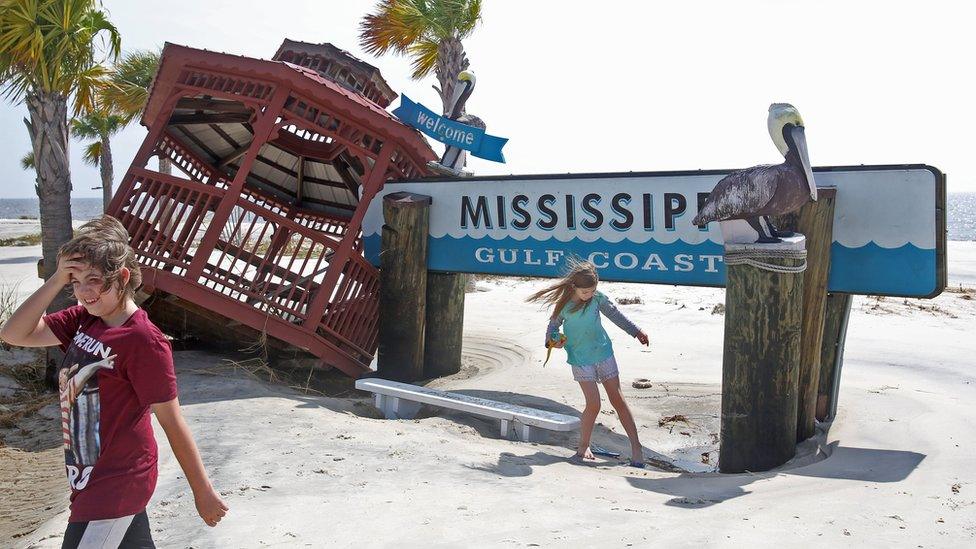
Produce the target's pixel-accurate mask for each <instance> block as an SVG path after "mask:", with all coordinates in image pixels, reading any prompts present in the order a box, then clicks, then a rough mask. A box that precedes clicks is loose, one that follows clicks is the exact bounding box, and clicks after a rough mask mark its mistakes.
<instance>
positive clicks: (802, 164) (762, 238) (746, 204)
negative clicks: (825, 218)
mask: <svg viewBox="0 0 976 549" xmlns="http://www.w3.org/2000/svg"><path fill="white" fill-rule="evenodd" d="M767 126H768V127H769V136H770V137H772V138H773V143H774V144H775V145H776V148H777V149H779V152H780V153H782V154H783V157H784V158H785V159H786V160H785V161H784V162H783V163H782V164H776V165H775V166H773V165H763V166H754V167H752V168H747V169H744V170H739V171H737V172H733V173H730V174H729V175H727V176H725V177H723V178H722V180H721V181H719V182H718V183H717V184H716V185H715V188H714V189H712V192H711V194H709V195H708V200H707V201H706V202H705V205H704V206H703V207H702V209H701V211H700V212H698V215H697V216H695V219H694V221H693V223H694V224H695V225H705V224H706V223H708V222H710V221H728V220H733V219H742V220H745V222H746V223H748V224H749V226H750V227H752V228H753V229H754V230H755V231H756V233H758V235H759V237H758V239H757V240H756V242H757V243H775V242H781V241H782V240H781V239H782V238H786V237H789V236H793V233H788V232H782V231H778V230H776V228H775V227H774V226H773V224H772V223H771V222H770V221H769V216H770V215H781V214H785V213H789V212H792V211H794V210H796V209H798V208H800V207H801V206H803V205H804V204H806V202H807V201H808V200H813V201H816V200H817V184H816V182H815V181H814V179H813V170H812V169H811V168H810V157H809V156H808V155H807V140H806V137H805V136H804V133H803V132H804V128H803V119H802V118H800V112H799V111H797V110H796V107H794V106H793V105H790V104H788V103H773V104H772V105H770V106H769V118H768V119H767Z"/></svg>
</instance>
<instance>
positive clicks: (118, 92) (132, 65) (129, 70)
mask: <svg viewBox="0 0 976 549" xmlns="http://www.w3.org/2000/svg"><path fill="white" fill-rule="evenodd" d="M160 56H161V54H160V52H159V51H148V50H140V51H133V52H129V53H127V54H125V55H124V56H123V57H122V60H121V61H119V62H118V63H116V65H115V67H114V69H113V71H112V74H111V76H110V77H109V80H108V85H107V86H106V87H105V89H103V90H102V98H103V99H104V102H105V105H106V107H107V108H108V109H110V110H111V111H112V112H115V113H117V114H119V115H121V116H123V117H125V118H126V119H127V122H126V123H128V122H129V121H131V120H133V119H135V118H136V117H138V116H139V115H141V114H142V111H143V109H145V107H146V102H148V101H149V89H150V88H151V87H152V82H153V78H154V77H155V76H156V71H157V70H159V60H160Z"/></svg>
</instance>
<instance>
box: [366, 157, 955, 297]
mask: <svg viewBox="0 0 976 549" xmlns="http://www.w3.org/2000/svg"><path fill="white" fill-rule="evenodd" d="M728 173H729V172H727V171H696V172H649V173H627V174H585V175H538V176H521V177H520V176H511V177H497V178H492V177H477V178H466V179H458V180H416V181H409V182H392V183H387V184H386V186H385V187H384V189H383V191H381V193H380V194H379V195H378V196H377V198H376V199H375V200H373V202H372V203H371V204H370V206H369V209H368V210H367V212H366V217H365V218H364V220H363V238H364V242H365V252H366V257H367V259H369V260H370V261H371V262H372V263H373V264H374V265H377V266H378V265H379V251H380V231H381V227H382V225H383V219H382V217H383V212H382V210H383V208H382V197H383V196H384V195H386V194H388V193H391V192H397V191H410V192H414V193H419V194H425V195H429V196H431V197H432V204H431V209H430V246H429V256H428V268H429V269H431V270H434V271H444V272H469V273H490V274H504V275H526V276H547V277H556V276H560V275H561V273H562V271H563V269H564V267H565V260H566V257H567V256H570V255H576V256H579V257H582V258H586V259H589V260H590V261H592V262H593V263H595V264H596V266H597V268H598V269H599V271H600V276H601V278H603V279H605V280H614V281H623V282H647V283H657V284H679V285H700V286H724V284H725V264H724V261H723V252H724V246H723V241H722V232H721V229H720V228H719V225H718V223H711V224H709V225H708V226H706V227H698V226H696V225H693V224H692V223H691V220H692V219H693V218H694V217H695V214H696V213H697V211H698V208H700V207H701V205H702V204H703V203H704V201H705V198H706V197H707V196H708V193H709V192H710V191H711V189H712V188H713V187H714V186H715V184H716V183H717V182H718V181H719V180H720V179H721V178H722V177H724V176H725V175H727V174H728ZM814 177H815V179H816V181H817V184H818V185H819V186H833V187H836V188H837V198H836V206H835V211H834V227H833V238H834V240H833V244H832V246H831V270H830V279H829V285H828V288H829V290H830V291H832V292H843V293H853V294H875V295H890V296H906V297H926V296H931V295H935V294H938V293H939V292H941V291H942V289H944V287H945V178H944V176H943V175H942V173H941V172H939V171H938V170H937V169H935V168H932V167H929V166H924V165H911V166H858V167H841V168H815V169H814Z"/></svg>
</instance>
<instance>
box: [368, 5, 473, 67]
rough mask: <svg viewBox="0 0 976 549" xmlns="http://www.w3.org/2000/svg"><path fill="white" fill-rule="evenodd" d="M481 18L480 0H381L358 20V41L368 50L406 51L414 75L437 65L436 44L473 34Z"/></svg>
mask: <svg viewBox="0 0 976 549" xmlns="http://www.w3.org/2000/svg"><path fill="white" fill-rule="evenodd" d="M480 21H481V0H381V1H380V2H378V3H377V4H376V6H375V8H374V11H373V13H370V14H367V15H366V16H365V17H363V19H362V21H360V24H359V30H360V34H359V43H360V45H361V46H362V47H363V49H365V50H366V52H367V53H372V54H375V55H384V54H386V53H388V52H393V53H396V54H401V55H402V54H406V55H409V56H410V58H411V68H412V69H413V72H412V74H411V76H412V77H413V78H415V79H419V78H423V77H424V76H426V75H427V74H429V73H430V72H431V70H432V69H433V68H435V66H436V63H437V55H438V52H437V45H438V43H439V42H440V41H442V40H448V39H456V40H460V39H462V38H466V37H468V36H470V35H471V33H472V32H473V31H474V29H475V28H476V27H477V26H478V23H479V22H480Z"/></svg>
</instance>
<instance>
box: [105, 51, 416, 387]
mask: <svg viewBox="0 0 976 549" xmlns="http://www.w3.org/2000/svg"><path fill="white" fill-rule="evenodd" d="M326 46H327V45H312V44H302V43H298V42H290V41H286V42H285V44H283V45H282V48H281V49H280V50H279V52H278V55H277V56H276V57H278V58H279V59H287V60H288V61H292V62H288V61H269V60H261V59H252V58H247V57H240V56H236V55H227V54H223V53H216V52H209V51H204V50H198V49H192V48H187V47H183V46H177V45H173V44H167V45H166V46H165V48H164V49H163V54H162V61H161V64H160V69H159V72H158V74H157V75H156V79H155V81H154V83H153V87H152V92H151V95H150V99H149V103H148V105H147V107H146V110H145V114H144V115H143V118H142V123H143V125H144V126H146V127H147V128H148V130H149V133H148V135H147V136H146V139H145V141H144V142H143V144H142V146H141V147H140V149H139V151H138V153H137V154H136V156H135V159H134V160H133V162H132V166H131V167H130V168H129V170H128V172H127V173H126V175H125V178H124V179H123V180H122V182H121V184H120V186H119V188H118V190H117V192H116V194H115V197H114V199H113V200H112V204H111V206H110V208H109V212H108V213H110V214H111V215H113V216H115V217H116V218H118V219H119V220H120V221H121V222H122V223H123V224H124V225H125V227H126V228H127V229H128V231H129V234H130V236H131V244H132V246H133V248H134V249H135V250H136V252H137V253H138V255H139V260H140V262H141V263H142V265H143V267H142V270H143V280H144V291H145V292H147V293H150V294H152V295H153V299H152V300H150V301H149V302H148V303H150V304H152V303H157V304H159V305H160V306H162V305H163V304H165V305H166V306H167V307H169V310H170V311H172V310H173V307H175V308H176V309H177V310H181V311H183V312H185V313H186V314H187V315H190V316H187V315H184V316H183V317H182V320H180V319H177V318H176V317H174V316H173V315H172V314H169V315H167V314H165V313H163V314H160V315H159V317H154V319H156V318H158V319H159V320H160V323H161V324H163V327H164V329H169V328H172V329H173V330H177V329H178V328H179V326H177V324H180V322H183V323H185V322H187V320H186V319H187V318H191V317H192V318H203V317H204V316H207V315H209V317H210V318H211V319H214V318H216V319H218V320H220V319H223V320H222V322H217V324H222V327H223V328H226V329H227V330H231V329H233V328H235V327H241V328H246V329H249V330H251V331H253V332H254V333H258V334H266V335H267V336H269V337H270V338H272V339H273V340H277V341H278V342H284V343H286V344H290V345H293V346H296V347H298V348H300V349H304V350H306V351H308V352H310V353H311V354H313V355H315V356H316V357H318V358H320V359H321V362H322V365H323V366H327V367H328V366H334V367H337V368H339V369H341V370H342V371H344V372H346V373H347V374H349V375H353V376H355V375H359V374H360V373H362V372H364V371H366V370H367V369H368V366H369V363H370V362H371V360H372V356H373V354H374V352H375V351H376V345H377V343H376V326H377V316H378V311H377V306H378V282H379V278H378V274H377V271H376V269H375V268H374V267H373V266H372V265H370V264H369V263H367V262H366V260H365V259H364V258H363V256H362V249H361V239H360V225H361V222H362V219H363V215H364V214H365V211H366V206H367V205H368V204H369V201H370V200H371V199H372V198H373V196H374V195H375V194H376V192H377V191H378V190H379V189H380V188H381V187H382V186H383V183H384V182H385V181H387V180H388V179H391V178H394V179H404V178H416V177H421V176H424V175H429V173H430V172H428V170H427V168H426V163H427V162H428V161H429V160H433V159H435V155H434V153H433V151H432V150H431V149H430V147H429V146H428V145H427V143H426V141H425V140H424V138H423V137H422V136H421V135H420V134H419V133H418V132H417V131H416V130H414V129H412V128H410V127H408V126H406V125H404V124H402V123H400V122H399V121H397V120H396V119H395V118H394V117H393V116H392V115H390V114H389V113H388V112H386V111H385V110H384V108H383V107H385V106H386V105H387V104H389V102H390V101H391V100H392V99H393V98H394V97H395V94H394V93H393V92H392V90H390V89H389V87H388V86H386V83H385V82H384V81H383V80H382V77H380V76H379V72H378V71H376V69H375V68H373V67H371V66H369V65H368V64H366V63H363V62H362V61H359V60H358V59H355V58H354V57H352V56H351V55H349V54H348V53H346V52H343V51H342V50H339V49H338V48H334V47H333V46H327V47H326ZM303 65H304V66H303ZM310 67H312V68H310ZM370 69H371V70H372V71H371V70H370ZM367 96H369V98H367ZM378 103H379V104H378ZM154 156H155V157H160V158H162V159H168V160H169V161H170V162H171V163H172V165H173V166H174V167H175V168H177V173H176V174H175V175H168V174H165V173H161V172H160V171H158V170H154V169H152V168H151V167H150V160H151V159H152V158H153V157H154ZM153 164H155V163H153ZM193 315H196V316H193ZM190 322H192V320H191V321H190ZM167 324H168V325H167ZM211 335H212V337H216V338H220V337H223V336H225V335H227V333H222V332H220V330H217V331H215V332H211V333H210V334H208V336H207V337H211Z"/></svg>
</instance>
